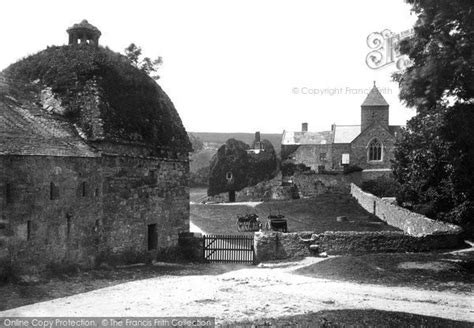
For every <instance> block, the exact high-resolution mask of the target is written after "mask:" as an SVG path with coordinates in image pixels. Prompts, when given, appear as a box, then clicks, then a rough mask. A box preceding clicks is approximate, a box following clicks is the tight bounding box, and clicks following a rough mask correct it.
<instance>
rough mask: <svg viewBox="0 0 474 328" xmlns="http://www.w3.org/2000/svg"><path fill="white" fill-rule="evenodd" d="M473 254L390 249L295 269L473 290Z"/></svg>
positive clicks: (303, 272) (356, 278)
mask: <svg viewBox="0 0 474 328" xmlns="http://www.w3.org/2000/svg"><path fill="white" fill-rule="evenodd" d="M473 261H474V258H473V255H469V254H463V253H458V254H450V253H413V254H405V253H390V254H366V255H360V256H355V255H353V256H341V257H334V258H329V259H327V260H325V261H322V262H319V263H316V264H313V265H310V266H307V267H304V268H301V269H298V270H296V273H298V274H301V275H306V276H311V277H317V278H324V279H335V280H346V281H355V282H360V283H368V284H383V285H389V286H413V287H417V288H422V289H428V290H439V291H443V290H451V291H452V290H457V291H461V292H470V291H471V290H472V284H473V283H474V276H473V274H472V273H473V271H472V262H473Z"/></svg>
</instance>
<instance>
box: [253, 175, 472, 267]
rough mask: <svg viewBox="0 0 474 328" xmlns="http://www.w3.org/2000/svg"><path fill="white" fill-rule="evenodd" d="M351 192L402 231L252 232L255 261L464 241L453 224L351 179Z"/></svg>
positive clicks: (408, 249)
mask: <svg viewBox="0 0 474 328" xmlns="http://www.w3.org/2000/svg"><path fill="white" fill-rule="evenodd" d="M351 194H352V196H353V197H354V198H355V199H357V201H358V202H359V204H360V205H361V206H362V207H363V208H364V209H365V210H366V211H368V212H370V213H373V214H375V215H376V216H378V217H379V218H380V219H381V220H383V221H385V222H387V223H388V224H390V225H392V226H394V227H397V228H400V229H401V230H403V232H399V231H377V232H355V231H336V232H334V231H326V232H324V233H320V234H315V233H312V232H296V233H281V232H271V233H256V234H255V238H254V241H255V252H256V256H257V261H258V262H262V261H269V260H281V259H288V258H294V257H299V256H311V255H317V254H318V253H321V252H327V253H328V254H364V253H382V252H422V251H430V250H434V249H453V248H459V247H462V246H463V245H464V242H463V239H462V235H461V232H462V229H461V228H460V227H458V226H456V225H453V224H448V223H444V222H439V221H434V220H431V219H429V218H427V217H425V216H423V215H420V214H417V213H413V212H410V211H408V210H407V209H404V208H401V207H399V206H396V205H393V204H391V203H390V202H388V201H386V200H383V199H380V198H378V197H376V196H374V195H372V194H369V193H366V192H364V191H362V190H361V189H360V188H359V187H357V186H356V185H355V184H353V183H352V184H351Z"/></svg>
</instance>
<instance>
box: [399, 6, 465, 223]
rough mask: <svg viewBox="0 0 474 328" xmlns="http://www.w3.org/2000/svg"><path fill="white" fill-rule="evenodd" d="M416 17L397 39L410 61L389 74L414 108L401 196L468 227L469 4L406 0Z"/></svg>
mask: <svg viewBox="0 0 474 328" xmlns="http://www.w3.org/2000/svg"><path fill="white" fill-rule="evenodd" d="M407 2H408V3H410V4H411V5H412V7H413V11H414V12H415V13H416V14H417V15H418V20H417V23H416V25H415V28H414V31H415V33H414V36H413V37H411V38H409V39H407V40H404V41H402V42H401V44H400V52H401V53H402V54H406V55H408V56H409V57H410V59H411V60H412V62H413V64H412V65H411V66H409V67H407V68H406V69H405V70H404V71H403V72H401V73H399V74H395V75H394V79H395V80H396V81H398V82H399V85H400V99H401V100H402V101H404V102H405V103H406V104H407V105H408V106H410V107H415V108H416V111H417V113H416V115H415V116H414V117H413V118H412V119H411V120H409V121H408V122H407V127H406V129H405V130H404V131H403V133H402V137H401V139H400V140H399V141H398V143H397V145H396V150H395V161H394V174H395V177H396V179H397V180H398V182H400V184H401V185H402V186H401V191H400V193H399V195H398V200H399V202H401V203H403V204H405V205H406V206H408V207H411V208H412V209H414V210H415V211H418V212H420V213H423V214H425V215H427V216H429V217H432V218H435V219H440V220H444V221H450V222H456V223H459V224H462V225H465V226H467V225H469V224H470V222H471V220H472V219H471V218H472V215H473V214H474V130H473V128H472V127H473V126H474V125H473V124H474V108H473V106H474V79H473V76H474V53H473V50H472V47H473V44H474V6H473V3H472V1H470V0H454V1H436V0H408V1H407Z"/></svg>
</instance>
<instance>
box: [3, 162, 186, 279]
mask: <svg viewBox="0 0 474 328" xmlns="http://www.w3.org/2000/svg"><path fill="white" fill-rule="evenodd" d="M0 167H2V170H1V171H0V204H1V212H0V217H1V221H2V226H1V227H0V230H2V231H0V254H3V255H4V257H5V256H8V257H9V258H10V260H13V261H14V262H15V264H16V265H17V266H18V267H20V268H21V269H24V270H33V271H42V270H43V269H45V268H46V267H47V266H48V265H55V264H75V265H80V266H84V267H90V266H92V265H94V264H95V263H96V260H97V259H98V257H100V258H102V259H112V258H117V259H118V260H120V259H124V258H125V257H129V256H135V257H139V256H148V257H154V256H156V255H157V254H158V253H159V252H160V251H162V250H164V249H166V248H169V247H174V246H176V245H177V243H178V234H179V233H181V232H186V231H189V189H188V187H187V186H188V179H189V177H188V172H189V163H188V162H187V161H185V160H178V159H175V160H171V159H164V158H152V157H128V156H109V155H103V156H102V157H83V158H81V157H53V156H13V155H12V156H0ZM4 222H5V224H3V223H4ZM153 224H155V225H156V226H155V231H156V234H154V236H155V237H156V238H157V240H156V243H155V244H154V245H152V246H153V249H151V250H149V242H148V238H149V232H148V230H149V225H153ZM1 228H4V229H1ZM2 237H5V238H2Z"/></svg>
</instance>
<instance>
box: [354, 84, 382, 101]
mask: <svg viewBox="0 0 474 328" xmlns="http://www.w3.org/2000/svg"><path fill="white" fill-rule="evenodd" d="M361 106H388V103H387V101H386V100H385V98H384V97H383V96H382V94H381V93H380V91H379V89H377V87H376V86H375V84H374V87H373V88H372V90H370V92H369V94H368V95H367V97H366V98H365V100H364V102H363V103H362V105H361Z"/></svg>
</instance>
